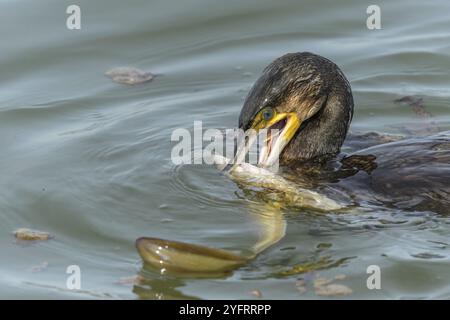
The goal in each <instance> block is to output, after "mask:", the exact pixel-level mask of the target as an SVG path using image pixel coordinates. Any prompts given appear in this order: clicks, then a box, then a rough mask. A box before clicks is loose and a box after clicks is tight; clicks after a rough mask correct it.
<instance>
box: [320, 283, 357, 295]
mask: <svg viewBox="0 0 450 320" xmlns="http://www.w3.org/2000/svg"><path fill="white" fill-rule="evenodd" d="M314 289H315V290H316V294H317V295H319V296H325V297H333V296H343V295H349V294H351V293H353V290H352V289H350V288H349V287H347V286H345V285H343V284H333V283H332V284H328V285H324V286H319V287H314Z"/></svg>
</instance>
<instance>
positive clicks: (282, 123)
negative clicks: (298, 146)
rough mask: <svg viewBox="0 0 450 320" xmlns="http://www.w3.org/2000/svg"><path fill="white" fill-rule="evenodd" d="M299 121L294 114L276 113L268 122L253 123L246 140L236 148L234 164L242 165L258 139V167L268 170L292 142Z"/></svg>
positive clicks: (246, 133)
mask: <svg viewBox="0 0 450 320" xmlns="http://www.w3.org/2000/svg"><path fill="white" fill-rule="evenodd" d="M300 124H301V121H300V119H299V117H298V116H297V114H296V113H294V112H290V113H278V114H276V115H275V116H274V117H273V118H272V119H270V120H269V121H258V122H256V123H253V125H252V126H251V128H250V129H248V130H247V132H245V135H246V136H247V137H248V139H247V140H245V142H244V143H243V144H242V145H241V146H240V147H239V148H238V151H237V154H236V157H235V162H234V163H235V164H234V165H238V164H239V163H242V161H243V160H244V159H245V156H246V154H247V153H248V151H249V150H250V147H251V146H252V144H253V143H254V142H255V141H256V140H257V138H258V137H259V142H260V144H261V145H262V146H261V149H260V150H259V158H258V166H260V167H265V168H270V167H272V166H274V165H275V164H277V163H278V160H279V157H280V154H281V152H282V151H283V149H284V148H285V147H286V145H287V144H288V143H289V142H290V141H291V140H292V138H293V137H294V135H295V133H296V132H297V130H298V128H299V127H300Z"/></svg>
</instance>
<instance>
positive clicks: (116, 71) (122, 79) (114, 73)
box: [105, 67, 155, 85]
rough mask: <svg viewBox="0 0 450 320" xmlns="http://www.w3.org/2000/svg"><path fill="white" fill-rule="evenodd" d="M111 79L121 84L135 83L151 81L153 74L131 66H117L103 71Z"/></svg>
mask: <svg viewBox="0 0 450 320" xmlns="http://www.w3.org/2000/svg"><path fill="white" fill-rule="evenodd" d="M105 75H106V76H108V77H110V78H111V79H112V80H113V81H115V82H117V83H122V84H128V85H135V84H140V83H144V82H149V81H152V80H153V78H154V77H155V75H154V74H152V73H150V72H147V71H143V70H140V69H137V68H133V67H118V68H113V69H111V70H108V71H106V72H105Z"/></svg>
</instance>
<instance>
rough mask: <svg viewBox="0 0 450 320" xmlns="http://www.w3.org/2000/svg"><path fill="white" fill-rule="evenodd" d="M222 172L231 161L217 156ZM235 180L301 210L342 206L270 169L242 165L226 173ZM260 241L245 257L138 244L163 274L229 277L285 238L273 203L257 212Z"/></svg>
mask: <svg viewBox="0 0 450 320" xmlns="http://www.w3.org/2000/svg"><path fill="white" fill-rule="evenodd" d="M214 162H215V163H216V166H217V167H218V169H219V170H223V169H225V168H227V167H229V166H227V164H228V163H229V162H230V161H229V160H228V159H226V158H223V157H221V156H217V155H216V156H215V159H214ZM225 174H226V175H228V176H229V177H230V178H231V179H232V180H234V181H235V182H237V183H240V184H243V185H249V186H257V187H261V188H267V189H271V190H275V191H278V192H281V193H282V194H283V195H284V196H283V200H284V201H288V202H289V204H293V205H295V206H298V207H303V208H312V209H316V210H319V211H325V212H326V211H330V210H339V209H342V208H343V206H342V205H340V204H339V203H337V202H336V201H334V200H332V199H330V198H328V197H326V196H324V195H321V194H319V193H317V192H315V191H311V190H307V189H303V188H300V187H298V186H295V185H293V184H292V183H290V182H289V181H287V180H286V179H284V178H283V177H281V176H280V175H277V174H275V173H273V172H271V171H269V170H267V169H264V168H261V167H257V166H254V165H251V164H249V163H245V162H242V163H240V164H237V165H233V166H231V169H229V170H227V171H225ZM256 209H257V211H259V212H261V214H258V215H255V220H256V222H257V224H258V225H259V239H258V241H257V242H256V243H255V244H254V245H253V246H252V247H251V248H250V250H247V253H246V254H236V253H234V252H231V251H228V250H223V249H215V248H210V247H205V246H201V245H195V244H188V243H183V242H178V241H172V240H164V239H158V238H148V237H143V238H139V239H137V240H136V248H137V251H138V253H139V255H140V256H141V258H142V260H143V261H144V265H145V266H148V267H149V268H151V269H153V270H156V271H159V272H160V273H162V274H166V273H167V274H174V275H177V276H187V277H216V276H222V275H226V274H228V273H230V272H231V271H233V270H235V269H237V268H239V267H242V266H244V265H245V264H247V263H248V262H250V261H251V260H253V259H255V258H256V257H257V256H258V254H260V253H261V252H263V251H264V250H266V249H267V248H269V247H271V246H272V245H274V244H276V243H277V242H279V241H280V240H281V239H282V238H283V237H284V235H285V231H286V221H285V219H284V217H283V214H282V211H281V209H280V207H279V206H277V205H276V204H271V203H264V204H261V207H258V208H256Z"/></svg>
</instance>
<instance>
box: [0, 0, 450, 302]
mask: <svg viewBox="0 0 450 320" xmlns="http://www.w3.org/2000/svg"><path fill="white" fill-rule="evenodd" d="M70 4H72V2H70V1H56V0H53V1H50V0H41V1H39V2H37V1H31V0H28V1H20V2H19V1H10V0H0V12H1V19H0V39H1V40H2V41H1V44H0V49H1V50H0V53H1V54H0V70H1V73H0V150H1V153H0V168H1V169H0V170H1V178H0V219H1V223H0V288H1V289H0V298H38V299H46V298H70V299H90V298H94V299H95V298H119V299H135V298H171V297H196V298H206V299H211V298H226V299H236V298H249V299H251V298H255V297H254V296H253V295H252V294H250V291H252V290H254V289H258V290H260V291H261V293H262V294H263V297H264V298H268V299H310V298H324V297H321V296H317V295H316V294H315V292H314V290H313V289H312V288H311V283H308V290H307V291H306V292H305V293H301V292H299V290H297V288H296V286H295V282H296V280H297V279H298V278H299V277H304V278H306V279H307V282H308V281H309V282H312V281H313V279H315V278H317V277H318V276H323V277H328V278H331V277H333V276H335V275H341V274H344V275H345V276H346V279H345V280H342V281H340V283H343V284H345V285H346V286H348V287H349V288H351V289H352V290H353V293H352V294H351V295H348V296H345V297H344V298H349V299H352V298H376V299H390V298H395V299H399V298H450V281H449V279H450V268H449V266H450V250H449V245H450V239H449V236H448V234H449V231H450V220H449V219H448V218H446V217H444V216H439V215H435V214H433V213H430V212H428V213H427V212H425V213H424V212H422V213H414V212H401V211H399V210H390V209H386V210H380V211H379V212H371V213H370V214H362V215H337V214H333V213H330V214H328V215H317V214H312V213H307V212H299V211H295V212H287V213H286V219H287V224H288V228H287V236H286V237H285V238H284V239H283V240H282V241H281V242H280V243H279V244H277V245H276V246H274V247H273V248H271V249H269V250H268V251H266V252H264V253H263V254H262V255H261V256H260V257H258V259H256V260H255V261H254V262H252V263H251V264H249V265H248V266H246V267H244V268H241V269H239V270H238V271H236V272H235V273H234V274H233V275H232V276H230V277H228V278H225V279H174V278H168V277H160V276H158V275H156V274H151V273H146V276H147V277H149V283H144V284H141V285H135V286H133V285H130V284H119V283H117V282H118V281H119V280H120V279H121V278H123V277H130V276H133V275H136V274H137V273H139V272H140V270H141V262H140V260H139V257H138V254H137V252H136V250H135V248H134V241H135V239H136V238H138V237H142V236H153V237H160V238H168V239H172V240H178V241H184V242H189V243H197V244H202V245H208V246H212V247H218V248H237V249H239V248H246V247H248V246H250V245H251V244H253V243H254V240H255V237H256V234H257V231H258V230H257V229H256V227H255V225H254V223H253V220H252V217H251V215H249V214H248V203H247V202H248V201H247V200H246V198H245V196H244V195H243V194H242V192H241V190H240V189H239V188H238V187H237V186H236V185H235V184H234V183H233V182H231V181H230V180H228V179H227V178H226V177H225V176H222V175H220V174H218V172H217V171H216V170H215V169H214V168H212V167H210V166H206V165H197V166H181V167H176V166H175V165H173V164H172V162H171V160H170V152H171V147H172V144H171V142H170V135H171V133H172V131H173V130H174V129H176V128H192V126H193V122H194V121H195V120H202V121H203V125H204V127H207V128H224V127H227V128H232V127H235V126H236V125H237V117H238V115H239V111H240V108H241V106H242V103H243V99H244V97H245V95H246V93H247V91H248V90H249V89H250V87H251V85H252V84H253V82H254V81H255V80H256V78H257V77H258V75H259V73H260V72H261V70H262V69H263V68H264V67H265V66H266V65H267V64H268V63H270V62H271V61H272V60H273V59H274V58H276V57H278V56H280V55H282V54H284V53H287V52H296V51H311V52H315V53H318V54H320V55H323V56H325V57H327V58H330V59H331V60H333V61H335V62H336V63H337V64H338V65H339V66H340V67H341V68H342V70H343V72H344V73H345V74H346V75H347V77H348V79H349V80H350V82H351V85H352V89H353V93H354V98H355V115H354V118H353V123H352V127H351V130H352V131H358V132H367V131H377V132H380V133H391V134H403V133H404V128H405V126H408V127H414V126H416V125H417V124H419V123H420V122H421V121H422V119H420V118H418V117H417V116H416V115H415V114H414V113H413V112H412V111H411V109H410V108H408V107H407V106H404V105H400V104H396V103H394V100H395V99H398V98H401V97H402V96H405V95H417V96H420V97H422V98H423V99H424V105H425V106H426V108H427V111H428V112H430V113H431V114H432V115H433V121H434V122H435V124H436V125H437V126H438V127H439V128H440V129H441V130H442V131H444V130H449V129H450V113H449V98H450V91H449V87H450V77H449V71H450V19H449V18H450V13H449V12H450V3H449V2H448V1H444V0H441V1H434V2H433V4H431V3H429V2H423V1H415V0H414V1H396V2H395V4H394V3H392V2H391V1H378V2H377V4H378V5H379V6H380V7H381V11H382V12H381V18H382V29H381V30H368V29H367V28H366V17H367V15H366V8H367V6H368V5H370V4H372V2H364V1H356V0H355V1H341V2H340V3H339V4H338V3H330V2H327V1H261V0H258V1H256V0H255V1H242V0H240V1H226V2H225V1H223V2H221V3H219V2H217V3H212V2H211V1H207V0H196V1H194V0H189V1H182V2H181V1H177V2H175V1H143V0H142V1H136V0H133V1H126V2H124V1H117V0H108V1H106V0H102V1H87V0H80V1H77V4H79V5H80V7H81V12H82V17H81V21H82V22H81V23H82V24H81V26H82V28H81V30H68V29H67V28H66V18H67V14H66V13H65V11H66V7H67V6H68V5H70ZM116 66H134V67H138V68H141V69H144V70H149V71H152V72H153V73H156V74H158V75H159V76H157V77H156V78H155V79H154V80H153V81H152V82H150V83H147V84H143V85H138V86H126V85H120V84H117V83H114V82H112V81H111V80H110V79H108V78H107V77H105V76H104V72H105V71H106V70H108V69H110V68H112V67H116ZM19 227H30V228H33V229H39V230H44V231H48V232H50V233H51V234H52V235H53V236H54V237H55V238H54V239H53V240H50V241H47V242H41V243H35V244H31V245H23V244H20V243H16V241H15V239H14V236H13V234H12V232H13V231H14V230H15V229H17V228H19ZM324 259H328V261H329V263H328V264H326V267H325V268H324V269H322V270H319V271H316V272H309V273H306V274H302V275H280V272H281V271H283V270H287V269H290V268H292V267H294V266H295V265H297V264H300V263H310V262H317V261H323V260H324ZM342 259H343V261H344V262H343V263H341V264H339V263H333V262H336V261H340V260H342ZM43 263H45V264H48V266H47V267H46V268H43V269H44V270H42V271H40V272H33V267H35V266H39V265H41V264H43ZM372 264H375V265H379V266H380V268H381V270H382V289H381V290H368V289H367V287H366V279H367V277H368V274H366V268H367V266H369V265H372ZM69 265H78V266H80V268H81V283H82V287H81V289H80V290H69V289H68V288H67V287H66V279H67V277H68V275H67V274H66V268H67V266H69ZM34 271H36V270H34ZM308 279H309V280H308Z"/></svg>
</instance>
